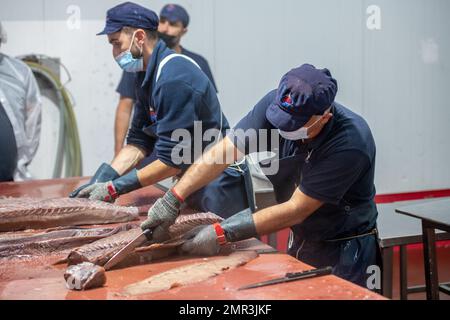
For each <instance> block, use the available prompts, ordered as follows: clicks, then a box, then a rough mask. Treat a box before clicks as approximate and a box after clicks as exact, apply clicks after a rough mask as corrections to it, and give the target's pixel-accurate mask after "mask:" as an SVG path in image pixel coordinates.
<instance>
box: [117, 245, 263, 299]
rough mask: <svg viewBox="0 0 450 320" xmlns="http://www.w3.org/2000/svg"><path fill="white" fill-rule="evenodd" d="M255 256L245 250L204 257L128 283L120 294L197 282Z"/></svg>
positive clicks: (133, 294)
mask: <svg viewBox="0 0 450 320" xmlns="http://www.w3.org/2000/svg"><path fill="white" fill-rule="evenodd" d="M257 257H258V254H257V253H256V252H255V251H246V252H233V253H231V254H230V255H227V256H220V257H214V258H206V259H204V261H203V262H200V263H194V264H190V265H185V266H182V267H178V268H174V269H171V270H168V271H165V272H162V273H159V274H157V275H154V276H151V277H149V278H147V279H145V280H142V281H139V282H136V283H133V284H131V285H128V286H126V287H125V288H124V289H123V292H122V294H123V295H125V296H135V295H141V294H148V293H155V292H161V291H167V290H170V289H173V288H177V287H182V286H187V285H191V284H195V283H199V282H202V281H205V280H207V279H210V278H212V277H215V276H218V275H220V274H222V273H223V272H225V271H227V270H231V269H235V268H238V267H240V266H242V265H245V264H246V263H248V262H249V261H251V260H253V259H256V258H257Z"/></svg>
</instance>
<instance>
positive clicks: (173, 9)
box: [114, 4, 217, 155]
mask: <svg viewBox="0 0 450 320" xmlns="http://www.w3.org/2000/svg"><path fill="white" fill-rule="evenodd" d="M159 16H160V21H159V26H158V34H159V37H160V39H162V40H164V42H165V43H166V45H167V46H168V47H169V48H170V49H172V50H174V51H175V52H176V53H180V54H183V55H186V56H188V57H190V58H191V59H193V60H194V61H195V62H197V64H198V65H199V66H200V69H202V71H203V72H204V73H205V74H206V76H207V77H208V79H209V80H210V81H211V83H212V85H213V86H214V89H215V90H216V91H217V87H216V83H215V81H214V77H213V75H212V72H211V69H210V67H209V64H208V61H207V60H206V59H205V58H204V57H202V56H201V55H199V54H197V53H194V52H192V51H189V50H187V49H185V48H184V47H182V46H181V44H180V42H181V38H182V37H183V36H184V35H185V34H186V33H187V32H188V29H187V27H188V25H189V15H188V13H187V11H186V10H185V9H184V8H183V7H181V6H179V5H176V4H167V5H165V6H164V7H163V8H162V10H161V13H160V15H159ZM116 91H117V92H118V93H119V94H120V100H119V104H118V106H117V111H116V120H115V126H114V136H115V140H114V141H115V143H114V150H115V153H116V155H117V153H118V152H119V151H120V150H121V149H122V147H123V144H124V141H125V136H126V134H127V131H128V127H129V120H130V117H131V111H132V108H133V103H134V100H135V99H136V92H135V74H134V73H130V72H123V74H122V78H121V80H120V83H119V86H118V87H117V90H116Z"/></svg>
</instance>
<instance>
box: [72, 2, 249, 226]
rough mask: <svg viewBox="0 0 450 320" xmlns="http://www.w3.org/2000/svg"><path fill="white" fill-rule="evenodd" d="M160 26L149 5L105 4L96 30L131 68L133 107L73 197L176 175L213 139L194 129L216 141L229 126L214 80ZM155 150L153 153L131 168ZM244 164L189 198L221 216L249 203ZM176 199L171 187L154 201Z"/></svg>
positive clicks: (107, 195)
mask: <svg viewBox="0 0 450 320" xmlns="http://www.w3.org/2000/svg"><path fill="white" fill-rule="evenodd" d="M157 27H158V16H157V15H156V14H155V13H154V12H153V11H151V10H149V9H146V8H144V7H141V6H139V5H137V4H134V3H131V2H126V3H123V4H120V5H118V6H116V7H114V8H112V9H110V10H109V11H108V13H107V21H106V27H105V29H104V30H103V31H102V32H101V33H99V34H100V35H103V34H105V35H107V36H108V40H109V42H110V43H111V44H112V47H113V50H112V51H113V56H114V57H115V60H116V61H117V63H118V64H119V66H120V67H121V68H122V69H124V70H125V71H127V72H135V73H136V91H137V100H136V108H135V113H134V116H133V122H132V125H131V128H130V131H129V134H128V139H127V142H128V145H127V146H125V147H124V148H123V149H122V150H121V151H120V153H119V154H118V155H117V156H116V157H115V159H114V160H113V161H112V163H111V165H107V164H103V165H102V166H101V167H100V168H99V169H98V170H97V172H96V174H95V175H94V177H93V178H92V179H91V181H90V182H89V184H87V185H84V186H82V187H80V188H78V189H77V190H75V191H74V192H73V193H72V194H71V197H89V198H90V199H92V200H102V201H109V202H112V201H114V200H115V199H116V198H117V197H118V196H119V195H120V194H124V193H128V192H130V191H133V190H136V189H138V188H141V187H144V186H148V185H152V184H155V183H157V182H159V181H161V180H163V179H166V178H169V177H173V176H179V175H181V174H182V173H183V172H184V171H185V170H186V169H187V168H188V167H189V166H190V165H191V164H192V163H193V159H194V158H195V156H196V155H195V152H192V151H193V150H194V151H195V150H196V149H198V148H199V149H200V150H199V152H200V155H201V152H202V150H203V149H204V148H206V147H207V146H208V144H209V143H210V142H211V140H210V141H206V142H204V141H203V139H202V136H200V141H198V139H197V138H198V137H196V136H195V134H196V133H197V134H198V131H200V134H201V135H202V134H203V133H205V132H207V130H210V129H211V130H212V129H214V130H215V132H217V136H214V139H215V140H216V142H217V141H218V140H219V139H220V138H221V137H222V136H223V134H224V133H225V131H226V129H228V128H229V125H228V121H227V120H226V118H225V116H224V115H223V113H222V111H221V108H220V104H219V100H218V98H217V95H216V91H215V90H214V87H213V86H212V84H211V82H210V81H209V80H208V78H207V77H206V76H205V74H204V73H203V72H202V71H201V70H200V68H199V67H198V65H196V64H195V62H194V61H193V60H191V59H190V58H187V57H184V56H178V55H176V54H175V52H174V51H173V50H170V49H169V48H167V46H166V45H165V43H164V42H163V41H161V40H159V39H158V34H157V31H156V30H157ZM176 130H180V131H179V132H183V133H187V134H188V136H187V137H183V136H181V138H180V139H178V138H176V137H175V136H174V135H173V134H174V132H176ZM214 139H213V140H212V142H214ZM198 144H200V145H198ZM153 151H155V154H156V158H157V159H156V160H155V161H153V162H152V163H150V164H149V165H147V166H146V167H144V168H143V169H141V170H139V171H138V170H136V169H135V167H136V166H137V164H138V163H139V162H140V161H141V160H142V159H144V157H146V156H148V155H149V154H151V153H152V152H153ZM184 156H186V157H184ZM243 171H244V172H246V168H245V167H244V168H242V166H239V165H234V166H231V167H230V168H228V169H227V170H226V172H225V173H224V174H223V175H221V176H220V177H219V178H218V179H216V180H215V181H214V182H212V183H211V184H209V185H208V186H207V187H205V188H203V189H202V190H199V191H197V192H196V193H194V194H193V195H192V196H191V197H189V199H188V200H189V201H188V202H189V204H190V205H191V206H193V207H194V208H195V209H198V210H201V211H211V210H214V211H217V212H218V214H220V215H222V216H224V217H227V216H230V215H232V214H234V213H236V212H239V211H240V210H243V209H245V208H248V207H249V204H248V201H247V195H246V189H245V180H244V177H243V175H242V172H243ZM176 199H177V195H176V194H174V193H172V192H169V193H168V196H166V197H165V198H164V199H159V200H158V201H157V202H156V203H157V204H160V205H162V206H170V207H171V208H173V209H176V210H179V209H180V206H178V201H177V200H176ZM161 202H162V204H161ZM155 232H156V234H157V233H158V231H155ZM160 233H161V232H160Z"/></svg>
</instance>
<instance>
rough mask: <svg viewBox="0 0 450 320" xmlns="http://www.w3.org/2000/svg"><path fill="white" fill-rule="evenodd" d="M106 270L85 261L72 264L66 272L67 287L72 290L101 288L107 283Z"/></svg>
mask: <svg viewBox="0 0 450 320" xmlns="http://www.w3.org/2000/svg"><path fill="white" fill-rule="evenodd" d="M105 273H106V271H105V269H104V268H103V267H100V266H97V265H95V264H93V263H89V262H83V263H81V264H78V265H74V266H70V267H69V268H67V270H66V272H65V273H64V279H65V280H66V287H67V288H68V289H70V290H88V289H93V288H99V287H102V286H104V285H105V283H106V274H105Z"/></svg>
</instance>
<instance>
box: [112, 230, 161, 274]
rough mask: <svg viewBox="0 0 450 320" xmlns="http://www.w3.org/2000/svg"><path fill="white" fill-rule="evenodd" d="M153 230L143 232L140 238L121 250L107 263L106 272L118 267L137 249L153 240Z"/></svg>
mask: <svg viewBox="0 0 450 320" xmlns="http://www.w3.org/2000/svg"><path fill="white" fill-rule="evenodd" d="M152 235H153V230H151V229H147V230H145V231H143V232H142V233H141V234H140V235H139V236H137V237H136V238H134V239H133V240H132V241H131V242H130V243H129V244H127V245H126V246H125V247H123V248H122V249H120V250H119V251H118V252H117V253H116V254H115V255H113V256H112V258H111V259H109V260H108V262H107V263H105V265H104V266H103V268H105V270H110V269H111V268H112V267H114V266H115V265H117V264H118V263H119V262H121V261H123V259H125V258H126V257H127V256H128V255H129V254H130V253H132V252H133V251H134V249H136V248H137V247H139V246H140V245H142V244H143V243H145V242H147V241H151V240H152Z"/></svg>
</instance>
